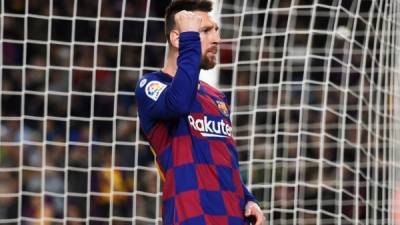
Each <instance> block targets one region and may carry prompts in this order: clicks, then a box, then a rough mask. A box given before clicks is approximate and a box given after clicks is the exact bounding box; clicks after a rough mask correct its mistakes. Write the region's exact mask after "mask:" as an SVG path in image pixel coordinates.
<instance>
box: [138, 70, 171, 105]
mask: <svg viewBox="0 0 400 225" xmlns="http://www.w3.org/2000/svg"><path fill="white" fill-rule="evenodd" d="M163 76H165V75H163V74H162V72H152V73H147V74H145V75H143V76H142V77H141V78H140V79H139V80H138V82H137V84H136V89H135V94H136V97H137V98H139V99H140V98H142V97H145V96H147V97H149V98H151V99H153V100H156V99H157V98H158V96H159V95H160V93H161V92H162V91H163V90H164V89H165V88H166V87H167V85H168V82H167V81H166V80H165V79H164V77H163Z"/></svg>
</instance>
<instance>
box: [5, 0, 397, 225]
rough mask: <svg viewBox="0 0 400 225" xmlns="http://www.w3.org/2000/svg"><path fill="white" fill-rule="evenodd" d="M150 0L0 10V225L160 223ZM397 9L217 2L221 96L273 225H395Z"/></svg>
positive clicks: (299, 1) (52, 1)
mask: <svg viewBox="0 0 400 225" xmlns="http://www.w3.org/2000/svg"><path fill="white" fill-rule="evenodd" d="M168 2H169V1H156V0H119V1H115V0H65V1H61V0H35V1H34V0H2V1H0V40H1V44H0V62H1V70H0V224H39V223H40V224H88V225H89V224H90V225H92V224H93V225H95V224H96V225H97V224H124V225H125V224H136V225H150V224H153V225H154V224H162V221H161V208H160V205H161V188H162V180H161V179H160V177H159V175H158V173H157V169H156V168H155V165H154V159H153V156H152V154H151V152H150V151H149V149H148V144H147V142H146V141H145V140H144V139H143V137H142V136H141V135H140V130H139V124H138V118H137V112H136V102H135V96H134V87H135V85H136V81H137V80H138V79H139V78H140V76H141V75H142V74H143V73H145V72H148V71H155V70H159V69H160V68H161V67H162V65H163V62H164V56H165V52H166V51H165V48H166V44H165V40H164V38H163V18H162V16H163V12H164V8H165V7H166V5H168ZM399 7H400V1H399V0H219V1H216V4H215V5H214V8H215V13H216V15H218V19H219V22H220V28H221V38H222V42H221V46H220V51H219V61H220V63H219V64H218V65H217V67H216V69H215V74H216V75H217V79H216V81H217V82H216V84H215V85H216V86H218V87H219V88H220V89H221V90H222V91H223V92H224V93H225V94H226V95H227V97H228V99H229V100H230V103H231V105H230V107H231V111H232V122H233V125H234V136H235V139H236V144H237V146H238V150H239V159H240V165H241V174H242V177H243V178H244V181H245V184H246V185H247V186H248V187H249V189H250V190H251V191H252V193H253V194H254V195H255V196H256V197H257V199H258V200H259V201H260V205H261V208H262V209H263V212H264V213H265V216H266V218H267V224H274V225H278V224H282V225H283V224H291V225H294V224H302V225H308V224H318V225H323V224H335V225H336V224H340V225H347V224H349V225H350V224H352V225H353V224H354V225H355V224H365V225H366V224H374V225H378V224H391V225H399V224H400V206H398V205H397V204H399V202H400V197H399V196H400V188H399V184H400V173H399V172H400V170H399V169H400V153H399V151H400V150H399V147H398V146H399V145H400V133H399V128H400V114H399V113H400V108H399V107H400V74H399V73H400V70H399V68H400V60H399V49H400V48H399V46H400V45H399V43H400V42H399V40H400V39H399V37H400V34H399V25H400V22H399V21H400V20H399V16H398V14H399V12H400V8H399Z"/></svg>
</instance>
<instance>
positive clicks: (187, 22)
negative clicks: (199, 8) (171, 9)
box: [175, 10, 202, 32]
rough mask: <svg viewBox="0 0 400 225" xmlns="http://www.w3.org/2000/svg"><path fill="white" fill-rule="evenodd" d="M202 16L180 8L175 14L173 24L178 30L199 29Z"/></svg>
mask: <svg viewBox="0 0 400 225" xmlns="http://www.w3.org/2000/svg"><path fill="white" fill-rule="evenodd" d="M201 21H202V18H201V17H200V16H198V15H196V14H194V13H193V12H190V11H186V10H182V11H180V12H178V13H177V14H175V24H176V28H177V30H178V31H179V32H185V31H196V32H198V31H199V30H200V25H201Z"/></svg>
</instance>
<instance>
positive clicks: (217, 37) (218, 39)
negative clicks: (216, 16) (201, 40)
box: [212, 30, 221, 45]
mask: <svg viewBox="0 0 400 225" xmlns="http://www.w3.org/2000/svg"><path fill="white" fill-rule="evenodd" d="M213 33H214V34H213V39H212V43H213V44H215V45H218V44H219V43H220V42H221V36H220V33H219V30H214V32H213Z"/></svg>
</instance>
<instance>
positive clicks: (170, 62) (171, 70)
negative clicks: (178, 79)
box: [162, 49, 178, 77]
mask: <svg viewBox="0 0 400 225" xmlns="http://www.w3.org/2000/svg"><path fill="white" fill-rule="evenodd" d="M177 59H178V51H176V50H174V49H171V50H170V51H169V52H168V57H167V62H166V63H165V65H164V68H163V69H162V71H163V72H164V73H166V74H169V75H171V76H173V77H174V76H175V73H176V70H177V69H178V65H177V64H176V61H177Z"/></svg>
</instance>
